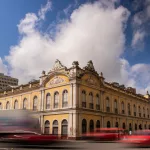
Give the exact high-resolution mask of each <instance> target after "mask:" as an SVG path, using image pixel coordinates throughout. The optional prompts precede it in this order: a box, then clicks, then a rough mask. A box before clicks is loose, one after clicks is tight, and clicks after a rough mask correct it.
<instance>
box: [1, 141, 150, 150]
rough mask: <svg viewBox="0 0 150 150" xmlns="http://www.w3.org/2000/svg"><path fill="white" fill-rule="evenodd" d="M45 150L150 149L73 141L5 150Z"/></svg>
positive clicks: (147, 149) (148, 149)
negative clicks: (51, 145)
mask: <svg viewBox="0 0 150 150" xmlns="http://www.w3.org/2000/svg"><path fill="white" fill-rule="evenodd" d="M39 149H40V150H45V149H52V150H54V149H55V150H56V149H57V150H58V149H59V150H60V149H63V150H76V149H78V150H84V149H85V150H141V149H142V150H150V148H131V147H127V146H125V145H123V144H119V143H108V142H107V143H99V142H86V141H71V142H68V143H67V144H66V143H65V144H62V145H55V146H53V147H51V148H48V147H47V148H46V147H45V148H43V147H37V148H13V149H10V148H9V149H7V148H6V149H5V150H39ZM0 150H4V148H0Z"/></svg>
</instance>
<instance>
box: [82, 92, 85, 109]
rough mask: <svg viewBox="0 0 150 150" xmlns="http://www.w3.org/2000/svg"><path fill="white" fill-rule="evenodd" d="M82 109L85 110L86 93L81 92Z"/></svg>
mask: <svg viewBox="0 0 150 150" xmlns="http://www.w3.org/2000/svg"><path fill="white" fill-rule="evenodd" d="M82 107H84V108H86V92H85V91H82Z"/></svg>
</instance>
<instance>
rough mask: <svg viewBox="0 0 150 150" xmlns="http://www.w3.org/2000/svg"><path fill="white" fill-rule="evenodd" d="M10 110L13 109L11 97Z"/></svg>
mask: <svg viewBox="0 0 150 150" xmlns="http://www.w3.org/2000/svg"><path fill="white" fill-rule="evenodd" d="M10 109H13V97H12V98H11V104H10Z"/></svg>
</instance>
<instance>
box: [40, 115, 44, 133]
mask: <svg viewBox="0 0 150 150" xmlns="http://www.w3.org/2000/svg"><path fill="white" fill-rule="evenodd" d="M40 125H41V133H44V116H43V115H40Z"/></svg>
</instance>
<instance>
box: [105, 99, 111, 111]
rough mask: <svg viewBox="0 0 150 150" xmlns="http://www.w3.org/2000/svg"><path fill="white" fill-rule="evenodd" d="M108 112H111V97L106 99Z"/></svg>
mask: <svg viewBox="0 0 150 150" xmlns="http://www.w3.org/2000/svg"><path fill="white" fill-rule="evenodd" d="M106 111H107V112H110V101H109V97H107V98H106Z"/></svg>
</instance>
